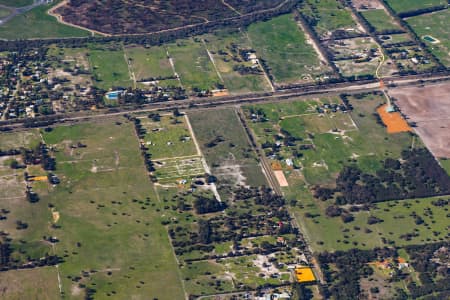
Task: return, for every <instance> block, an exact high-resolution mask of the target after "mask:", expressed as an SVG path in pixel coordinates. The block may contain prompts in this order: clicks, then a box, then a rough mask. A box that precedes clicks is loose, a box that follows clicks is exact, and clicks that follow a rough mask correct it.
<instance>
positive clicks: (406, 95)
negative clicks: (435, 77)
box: [389, 83, 450, 158]
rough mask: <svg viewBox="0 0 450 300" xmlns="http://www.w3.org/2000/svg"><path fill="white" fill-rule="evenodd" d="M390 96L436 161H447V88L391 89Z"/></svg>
mask: <svg viewBox="0 0 450 300" xmlns="http://www.w3.org/2000/svg"><path fill="white" fill-rule="evenodd" d="M389 94H390V95H391V96H392V97H394V98H395V99H396V104H397V105H398V106H399V107H400V109H401V111H402V113H403V114H404V115H406V117H407V118H408V119H409V120H410V122H413V123H414V124H415V126H414V131H415V132H417V134H418V135H419V136H420V138H421V139H422V140H423V141H424V143H425V144H426V145H427V147H428V148H429V149H430V151H431V152H432V153H433V154H434V155H435V156H436V157H438V158H450V135H449V132H450V131H449V128H450V117H449V116H450V105H449V101H450V97H449V94H450V85H449V84H446V83H444V84H437V85H432V86H427V87H408V88H398V89H391V90H390V91H389Z"/></svg>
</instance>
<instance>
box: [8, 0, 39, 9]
mask: <svg viewBox="0 0 450 300" xmlns="http://www.w3.org/2000/svg"><path fill="white" fill-rule="evenodd" d="M0 4H1V5H6V6H12V7H22V6H26V5H30V4H33V0H0Z"/></svg>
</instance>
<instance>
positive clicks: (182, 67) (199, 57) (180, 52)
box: [168, 39, 222, 92]
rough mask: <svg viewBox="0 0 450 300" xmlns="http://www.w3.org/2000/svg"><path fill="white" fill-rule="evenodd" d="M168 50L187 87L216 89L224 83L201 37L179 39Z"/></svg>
mask: <svg viewBox="0 0 450 300" xmlns="http://www.w3.org/2000/svg"><path fill="white" fill-rule="evenodd" d="M168 50H169V54H170V56H171V57H172V58H173V62H174V64H175V70H176V72H177V73H178V75H179V76H180V77H181V83H182V85H183V86H184V87H185V88H186V89H188V90H190V91H191V92H193V91H198V92H200V91H205V90H213V89H216V88H218V86H219V85H221V84H222V82H221V80H220V78H219V77H218V75H217V72H216V70H215V69H214V65H213V63H212V62H211V59H210V58H209V56H208V53H207V51H206V48H205V46H204V44H203V42H202V41H201V40H200V39H195V40H194V39H188V40H178V41H177V43H176V44H170V45H168Z"/></svg>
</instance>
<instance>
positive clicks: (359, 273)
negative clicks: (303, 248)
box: [317, 248, 397, 299]
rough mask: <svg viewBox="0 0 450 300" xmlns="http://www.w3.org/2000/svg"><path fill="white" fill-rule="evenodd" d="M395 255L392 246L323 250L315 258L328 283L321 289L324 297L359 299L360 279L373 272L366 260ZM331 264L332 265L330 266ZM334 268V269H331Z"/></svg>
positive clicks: (377, 259)
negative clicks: (371, 248)
mask: <svg viewBox="0 0 450 300" xmlns="http://www.w3.org/2000/svg"><path fill="white" fill-rule="evenodd" d="M392 257H397V252H396V250H395V249H392V248H375V249H373V250H359V249H351V250H349V251H347V252H345V251H336V252H333V253H331V252H323V253H320V254H318V257H317V260H318V262H319V264H320V268H321V270H322V272H323V275H324V279H325V281H326V282H328V283H329V285H328V286H327V287H323V288H322V289H321V293H322V295H323V296H324V298H326V299H328V298H330V297H332V298H334V299H359V298H360V296H361V286H360V279H361V277H363V276H370V275H372V274H373V269H372V268H371V267H370V266H369V265H368V264H367V263H368V262H373V261H381V260H384V259H386V258H392ZM331 264H332V265H333V266H334V267H333V268H331ZM333 269H334V270H333Z"/></svg>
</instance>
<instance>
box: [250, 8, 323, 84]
mask: <svg viewBox="0 0 450 300" xmlns="http://www.w3.org/2000/svg"><path fill="white" fill-rule="evenodd" d="M248 35H249V38H250V40H251V45H252V47H253V49H255V50H256V53H257V54H258V56H260V57H261V58H262V59H263V60H264V61H265V62H266V63H267V65H268V69H269V72H270V74H271V75H272V76H273V80H274V81H275V82H276V83H277V84H289V83H296V82H297V83H298V82H310V81H314V80H315V79H316V77H320V76H321V75H323V74H324V73H326V72H327V71H329V69H328V67H326V66H324V65H323V64H322V62H321V61H320V59H319V57H318V55H317V53H316V52H315V50H314V48H313V47H312V46H311V45H310V44H309V43H308V42H307V40H306V36H305V34H304V33H303V32H302V31H300V29H299V27H298V25H297V24H296V22H295V20H294V17H293V15H291V14H288V15H284V16H280V17H276V18H274V19H272V20H270V21H267V22H261V23H256V24H252V25H250V26H249V28H248Z"/></svg>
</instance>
